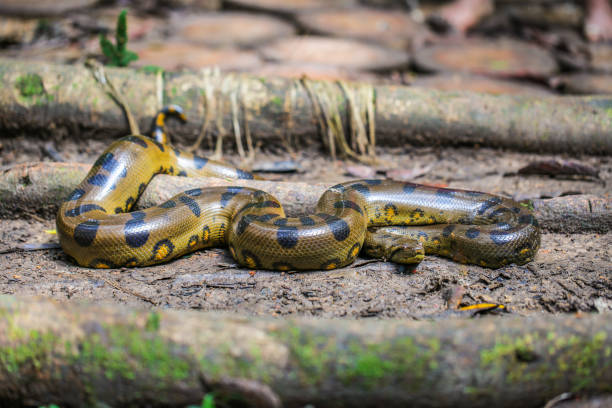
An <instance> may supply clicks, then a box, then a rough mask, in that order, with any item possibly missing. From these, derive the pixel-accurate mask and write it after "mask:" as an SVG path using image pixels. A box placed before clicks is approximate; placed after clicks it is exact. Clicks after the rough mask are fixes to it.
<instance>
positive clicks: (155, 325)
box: [145, 312, 161, 332]
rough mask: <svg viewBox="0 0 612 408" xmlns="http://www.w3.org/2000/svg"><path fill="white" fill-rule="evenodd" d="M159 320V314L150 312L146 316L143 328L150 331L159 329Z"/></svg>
mask: <svg viewBox="0 0 612 408" xmlns="http://www.w3.org/2000/svg"><path fill="white" fill-rule="evenodd" d="M160 321H161V317H160V314H159V313H158V312H151V313H150V314H149V316H148V317H147V322H146V323H145V329H146V330H147V331H150V332H156V331H158V330H159V324H160Z"/></svg>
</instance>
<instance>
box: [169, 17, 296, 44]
mask: <svg viewBox="0 0 612 408" xmlns="http://www.w3.org/2000/svg"><path fill="white" fill-rule="evenodd" d="M179 19H180V21H176V23H177V25H178V26H179V27H180V30H179V31H178V35H179V36H180V37H182V38H184V39H185V40H187V41H190V42H193V43H197V44H205V45H211V46H227V45H234V46H254V45H258V44H262V43H264V42H266V41H268V40H271V39H277V38H282V37H289V36H293V35H294V34H295V27H293V25H291V24H289V23H286V22H284V21H283V20H280V19H278V18H275V17H271V16H265V15H259V14H252V13H250V14H248V13H238V12H223V13H207V14H201V15H195V16H190V17H187V18H185V17H184V16H183V15H181V16H180V17H177V18H176V19H175V20H179Z"/></svg>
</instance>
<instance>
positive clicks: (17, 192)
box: [0, 162, 612, 233]
mask: <svg viewBox="0 0 612 408" xmlns="http://www.w3.org/2000/svg"><path fill="white" fill-rule="evenodd" d="M89 168H90V165H88V164H82V163H47V162H43V163H35V164H20V165H16V166H13V167H11V168H10V169H6V170H4V172H0V218H11V217H15V216H19V215H23V214H24V213H25V214H28V213H36V214H38V215H40V216H43V217H47V218H53V217H55V214H56V212H57V208H58V207H59V204H60V203H61V202H62V201H63V200H64V199H65V198H66V197H68V195H69V194H70V192H71V191H72V190H73V189H74V188H75V187H76V186H77V184H78V183H80V182H81V180H83V178H85V175H86V174H87V172H88V171H89ZM232 185H238V186H244V187H251V188H256V189H260V190H264V191H267V192H268V193H270V194H272V195H274V196H275V197H276V198H278V199H279V200H280V202H281V203H283V207H284V208H285V211H286V212H287V214H289V215H290V216H295V215H298V214H301V213H304V212H308V211H312V210H313V209H314V208H315V206H316V204H317V201H318V200H319V197H321V195H322V194H323V192H324V191H325V190H326V189H328V188H329V187H331V185H332V184H330V183H299V182H278V181H264V180H223V179H217V178H210V177H188V178H184V177H173V176H164V175H160V176H156V177H155V178H154V179H153V181H152V182H151V183H150V184H149V186H148V187H147V189H146V190H145V192H144V194H143V195H142V197H141V198H140V200H139V201H138V206H140V207H141V208H146V207H150V206H154V205H158V204H160V203H162V202H164V201H166V200H167V199H169V198H170V197H172V196H173V195H175V194H178V193H180V192H182V191H185V190H188V189H191V188H197V187H218V186H232ZM532 202H533V205H534V213H535V215H536V217H537V219H538V221H539V223H540V225H541V226H542V228H543V229H544V230H545V231H550V232H561V233H575V232H599V233H607V232H610V231H612V199H610V198H605V197H598V196H594V195H589V194H583V195H577V196H568V197H557V198H553V199H547V200H542V199H537V200H532Z"/></svg>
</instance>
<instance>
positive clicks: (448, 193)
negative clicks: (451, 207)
mask: <svg viewBox="0 0 612 408" xmlns="http://www.w3.org/2000/svg"><path fill="white" fill-rule="evenodd" d="M436 195H437V196H438V197H445V198H453V197H454V196H455V192H454V191H453V190H448V189H446V188H439V189H437V190H436Z"/></svg>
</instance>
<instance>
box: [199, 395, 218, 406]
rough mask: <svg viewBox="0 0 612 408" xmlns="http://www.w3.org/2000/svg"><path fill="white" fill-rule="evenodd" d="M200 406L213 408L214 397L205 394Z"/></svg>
mask: <svg viewBox="0 0 612 408" xmlns="http://www.w3.org/2000/svg"><path fill="white" fill-rule="evenodd" d="M202 408H215V397H214V395H212V394H206V395H205V396H204V399H203V400H202Z"/></svg>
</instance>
